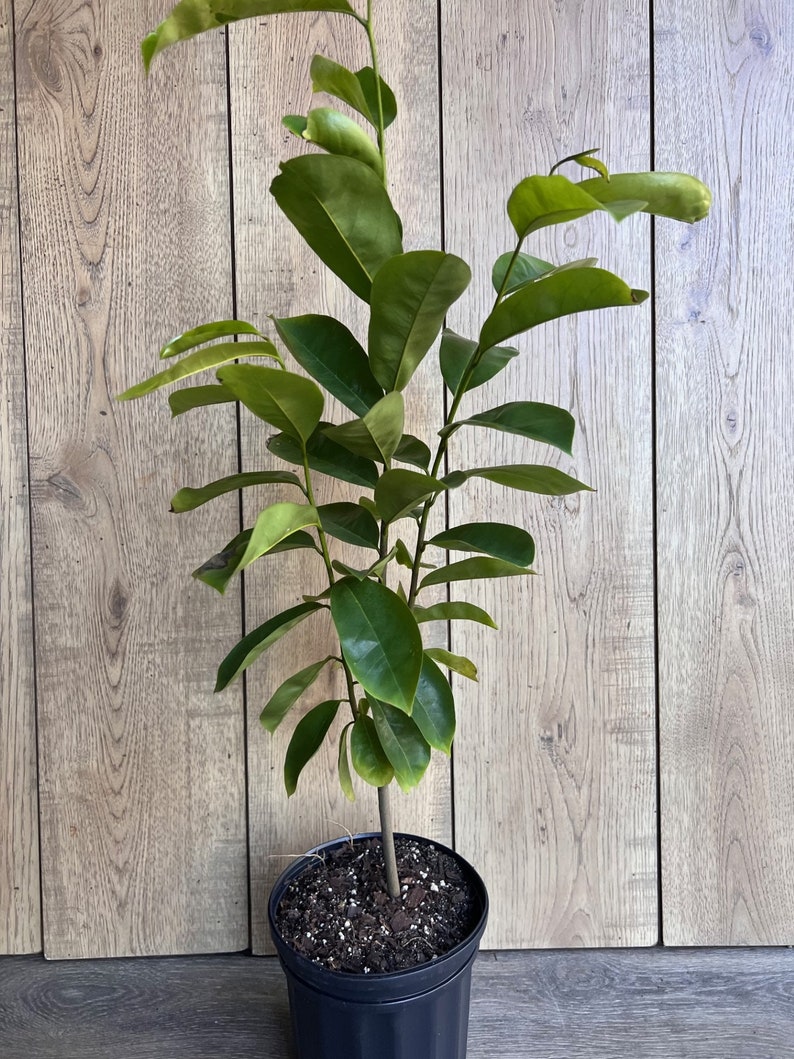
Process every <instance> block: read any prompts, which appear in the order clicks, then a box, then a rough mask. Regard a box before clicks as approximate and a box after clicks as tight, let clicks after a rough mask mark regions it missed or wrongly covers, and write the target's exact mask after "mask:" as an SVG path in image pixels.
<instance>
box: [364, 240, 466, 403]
mask: <svg viewBox="0 0 794 1059" xmlns="http://www.w3.org/2000/svg"><path fill="white" fill-rule="evenodd" d="M470 281H471V271H470V269H469V266H468V265H467V264H466V262H465V261H463V260H461V258H459V257H455V256H454V254H445V253H443V252H442V251H440V250H414V251H411V252H409V253H407V254H399V255H397V256H395V257H392V258H391V259H390V260H389V261H387V262H386V263H385V264H384V265H383V267H382V268H381V269H380V271H379V272H378V273H377V275H376V276H375V279H374V280H373V283H372V295H371V304H372V314H371V316H370V323H369V341H368V344H369V360H370V367H371V368H372V374H373V375H374V376H375V378H376V379H377V380H378V382H379V383H380V384H381V386H382V387H383V388H384V390H402V389H404V388H405V386H407V385H408V383H409V382H410V380H411V377H412V376H413V374H414V372H415V371H416V369H417V367H418V366H419V364H420V363H421V361H422V359H423V358H424V356H425V354H426V353H427V351H428V350H429V349H430V347H431V345H432V344H433V342H434V341H435V339H436V338H437V336H438V333H439V331H440V330H441V326H442V324H443V322H444V317H445V316H446V313H447V310H448V309H449V307H450V306H451V305H452V304H453V303H454V302H455V301H457V299H458V298H459V297H460V296H461V294H462V293H463V292H464V290H465V289H466V288H467V287H468V285H469V283H470Z"/></svg>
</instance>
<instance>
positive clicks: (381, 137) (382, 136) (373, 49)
mask: <svg viewBox="0 0 794 1059" xmlns="http://www.w3.org/2000/svg"><path fill="white" fill-rule="evenodd" d="M365 26H366V29H367V37H368V38H369V50H370V54H371V55H372V69H373V70H374V71H375V95H376V98H377V100H378V114H377V118H378V130H377V131H378V150H379V151H380V161H381V167H382V169H383V184H384V186H385V185H386V129H385V127H384V123H383V93H382V91H381V87H380V69H379V67H378V46H377V43H376V41H375V29H374V27H373V24H372V0H367V20H366V22H365Z"/></svg>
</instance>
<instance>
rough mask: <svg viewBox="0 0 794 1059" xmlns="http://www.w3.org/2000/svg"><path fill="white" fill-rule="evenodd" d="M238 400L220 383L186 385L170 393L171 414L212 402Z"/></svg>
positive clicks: (226, 402) (180, 413)
mask: <svg viewBox="0 0 794 1059" xmlns="http://www.w3.org/2000/svg"><path fill="white" fill-rule="evenodd" d="M234 400H236V398H235V396H234V394H233V393H232V392H231V391H230V390H227V389H226V387H225V386H221V384H220V383H212V384H211V385H209V386H186V387H185V388H184V389H182V390H175V391H174V392H173V393H170V394H169V395H168V404H169V405H170V408H171V415H172V416H178V415H182V413H183V412H190V411H191V410H192V409H194V408H204V407H205V406H206V405H210V404H228V403H229V402H230V401H234Z"/></svg>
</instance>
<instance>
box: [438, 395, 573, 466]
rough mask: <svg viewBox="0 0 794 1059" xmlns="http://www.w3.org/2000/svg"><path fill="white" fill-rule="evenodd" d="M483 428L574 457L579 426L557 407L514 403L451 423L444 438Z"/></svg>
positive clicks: (440, 432) (570, 416)
mask: <svg viewBox="0 0 794 1059" xmlns="http://www.w3.org/2000/svg"><path fill="white" fill-rule="evenodd" d="M465 425H469V426H481V427H490V428H491V430H501V431H504V432H505V433H507V434H518V435H519V437H522V438H531V439H532V440H533V441H542V442H543V443H544V444H545V445H553V446H554V447H555V448H557V449H560V450H561V451H562V452H565V453H568V455H570V453H571V446H572V445H573V435H574V430H575V429H576V423H575V421H574V418H573V416H572V415H571V413H570V412H568V411H566V409H564V408H558V407H557V405H553V404H543V403H541V402H538V401H510V402H509V403H508V404H502V405H499V406H498V407H497V408H489V409H488V411H486V412H480V413H479V414H478V415H474V416H470V417H469V418H468V419H461V420H458V422H456V423H451V424H450V425H449V426H448V427H445V428H444V429H443V430H439V434H440V435H441V436H442V437H445V436H448V435H449V434H452V433H453V432H454V431H455V430H458V429H459V428H460V427H462V426H465Z"/></svg>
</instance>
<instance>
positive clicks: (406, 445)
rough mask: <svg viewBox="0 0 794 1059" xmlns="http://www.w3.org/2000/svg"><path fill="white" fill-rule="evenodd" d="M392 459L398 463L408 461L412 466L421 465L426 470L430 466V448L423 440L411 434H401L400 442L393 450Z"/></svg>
mask: <svg viewBox="0 0 794 1059" xmlns="http://www.w3.org/2000/svg"><path fill="white" fill-rule="evenodd" d="M394 459H395V460H399V461H400V463H410V464H412V465H413V466H414V467H421V468H422V470H423V471H426V470H427V468H428V467H429V466H430V449H429V448H428V447H427V445H425V443H424V441H420V440H419V438H415V437H414V436H413V435H412V434H403V436H402V437H401V438H400V444H399V445H398V446H397V448H396V449H395V450H394Z"/></svg>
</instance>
